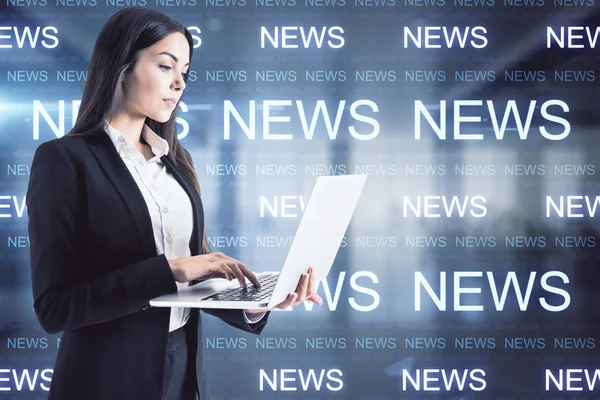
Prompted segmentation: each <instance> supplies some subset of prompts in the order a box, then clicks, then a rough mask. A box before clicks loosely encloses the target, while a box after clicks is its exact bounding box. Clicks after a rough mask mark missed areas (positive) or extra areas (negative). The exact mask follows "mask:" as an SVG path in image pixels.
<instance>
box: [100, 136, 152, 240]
mask: <svg viewBox="0 0 600 400" xmlns="http://www.w3.org/2000/svg"><path fill="white" fill-rule="evenodd" d="M92 138H93V139H92V144H91V145H90V150H91V151H92V153H93V154H94V156H95V157H96V159H97V160H98V164H100V167H101V168H102V170H104V172H105V173H106V176H107V177H108V179H110V181H111V182H112V183H113V185H114V186H115V188H116V189H117V191H118V192H119V194H120V195H121V198H122V199H123V201H124V202H125V204H126V205H127V208H128V209H129V212H130V213H131V215H132V217H133V223H134V224H135V227H136V230H137V232H138V236H139V238H140V242H141V244H142V246H143V248H145V249H154V250H156V244H155V243H154V232H153V229H152V220H151V219H150V213H149V212H148V207H147V206H146V201H145V200H144V196H142V193H141V192H140V190H139V188H138V186H137V183H136V182H135V180H134V179H133V177H132V176H131V173H130V172H129V170H128V169H127V166H126V165H125V163H124V162H123V160H122V159H121V156H119V153H118V152H117V149H115V146H114V145H113V143H112V142H111V140H110V137H108V134H106V132H104V131H103V130H102V129H101V128H100V129H99V132H98V133H97V134H94V135H93V136H92ZM107 207H108V205H107Z"/></svg>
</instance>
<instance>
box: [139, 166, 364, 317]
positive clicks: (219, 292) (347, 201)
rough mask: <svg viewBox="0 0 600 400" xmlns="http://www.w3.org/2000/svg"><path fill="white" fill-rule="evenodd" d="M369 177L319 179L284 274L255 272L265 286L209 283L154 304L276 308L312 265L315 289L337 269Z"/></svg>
mask: <svg viewBox="0 0 600 400" xmlns="http://www.w3.org/2000/svg"><path fill="white" fill-rule="evenodd" d="M366 179H367V175H366V174H356V175H331V176H330V175H326V176H319V177H317V180H316V182H315V184H314V186H313V189H312V191H311V194H310V196H309V198H308V201H307V203H306V206H305V208H304V212H303V213H302V217H301V218H300V222H299V224H298V228H297V229H296V234H295V235H294V238H293V240H292V244H291V246H290V248H289V250H288V253H287V256H286V258H285V261H284V263H283V266H282V267H281V270H280V271H274V272H262V273H256V277H257V278H258V280H259V282H260V283H261V286H260V287H255V286H254V285H253V284H252V283H250V281H249V280H248V278H246V284H247V288H246V289H243V288H241V287H240V286H239V282H238V280H237V279H234V280H232V281H228V280H226V279H221V278H217V279H209V280H206V281H203V282H200V283H197V284H195V285H193V286H190V287H187V288H184V289H180V290H179V291H177V292H176V293H172V294H167V295H164V296H160V297H157V298H155V299H152V300H150V305H151V306H154V307H192V308H234V309H246V308H247V309H263V308H265V309H267V308H272V307H274V306H276V305H277V304H279V303H281V302H282V301H284V300H285V299H286V297H287V295H288V293H290V292H295V291H296V287H297V286H298V282H299V281H300V277H301V276H302V274H303V273H305V272H307V271H308V268H309V267H310V266H312V267H313V276H314V281H315V282H314V283H315V288H316V287H317V283H318V282H320V281H321V280H323V279H325V277H326V276H327V274H328V273H329V270H330V269H331V266H332V265H333V261H334V259H335V256H336V254H337V252H338V249H339V247H340V244H341V243H342V240H343V238H344V234H345V233H346V230H347V229H348V225H349V224H350V219H351V218H352V214H353V213H354V210H355V208H356V205H357V204H358V199H359V198H360V194H361V192H362V190H363V187H364V185H365V181H366ZM241 261H242V262H243V260H241ZM249 267H250V268H251V269H252V267H251V266H249Z"/></svg>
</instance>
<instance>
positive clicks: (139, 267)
mask: <svg viewBox="0 0 600 400" xmlns="http://www.w3.org/2000/svg"><path fill="white" fill-rule="evenodd" d="M26 204H27V213H28V216H29V236H30V244H31V246H30V255H31V257H30V259H31V279H32V288H33V298H34V302H33V308H34V310H35V313H36V316H37V318H38V320H39V322H40V324H41V326H42V328H43V329H44V330H45V331H46V332H47V333H50V334H52V333H57V332H61V331H65V330H72V329H77V328H81V327H84V326H87V325H93V324H98V323H102V322H106V321H110V320H113V319H116V318H119V317H122V316H125V315H128V314H132V313H135V312H138V311H140V310H145V309H147V308H149V307H147V306H148V301H149V300H150V299H152V298H154V297H158V296H161V295H163V294H167V293H173V292H175V291H177V286H176V284H175V279H174V276H173V273H172V271H171V268H170V265H169V262H168V261H167V259H166V257H165V256H164V255H158V256H155V257H151V258H148V259H146V260H143V261H139V262H136V263H133V264H129V265H126V266H124V267H122V268H118V269H114V270H111V271H109V272H107V273H104V274H103V275H101V276H97V277H94V278H93V279H87V280H78V279H76V277H78V276H81V274H80V272H81V269H82V268H83V269H85V268H86V267H87V266H86V262H85V259H84V258H83V259H82V258H81V256H80V250H81V248H80V247H79V246H81V244H82V242H81V241H80V239H81V238H82V237H83V235H84V232H82V231H81V229H80V226H81V222H82V220H81V218H79V219H78V217H79V213H80V211H81V210H82V204H81V198H80V197H79V196H78V188H77V178H76V173H75V168H74V165H73V163H72V162H71V160H70V158H69V156H68V154H67V153H66V151H65V150H64V149H63V148H62V147H61V146H60V145H59V144H58V143H56V141H55V140H51V141H48V142H45V143H42V144H41V145H40V146H39V147H38V148H37V150H36V152H35V155H34V157H33V162H32V165H31V174H30V180H29V187H28V190H27V195H26ZM98 245H100V246H101V245H102V244H101V243H98Z"/></svg>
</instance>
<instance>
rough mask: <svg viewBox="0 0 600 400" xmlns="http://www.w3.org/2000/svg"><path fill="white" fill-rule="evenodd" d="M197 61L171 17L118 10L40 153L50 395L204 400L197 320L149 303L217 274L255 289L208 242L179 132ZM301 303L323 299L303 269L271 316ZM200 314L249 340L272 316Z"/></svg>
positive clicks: (36, 182) (34, 171)
mask: <svg viewBox="0 0 600 400" xmlns="http://www.w3.org/2000/svg"><path fill="white" fill-rule="evenodd" d="M192 53H193V41H192V37H191V35H190V33H189V31H188V30H187V29H185V27H183V26H182V25H181V24H179V23H177V22H175V21H173V20H171V19H170V18H168V17H167V16H165V15H163V14H161V13H159V12H157V11H153V10H151V9H146V8H139V7H132V8H126V9H123V10H121V11H119V12H117V13H115V14H114V15H113V16H111V18H110V19H109V20H108V21H107V22H106V24H105V26H104V27H103V28H102V30H101V32H100V34H99V37H98V39H97V42H96V44H95V47H94V50H93V53H92V58H91V61H90V66H89V71H88V76H87V81H86V83H85V88H84V91H83V96H82V100H81V106H80V109H79V113H78V117H77V120H76V123H75V125H74V127H73V129H72V130H71V131H70V132H69V133H68V134H67V135H65V136H64V137H62V138H59V139H54V140H50V141H47V142H45V143H42V144H41V145H40V146H39V147H38V149H37V150H36V152H35V155H34V158H33V162H32V166H31V176H30V181H29V187H28V191H27V197H26V199H27V211H28V215H29V235H30V240H31V274H32V285H33V298H34V303H33V306H34V310H35V313H36V315H37V318H38V319H39V322H40V324H41V326H42V328H43V329H44V330H45V331H46V332H48V333H58V332H63V334H62V340H61V345H60V348H59V350H58V355H57V359H56V365H55V368H54V374H53V377H52V382H51V385H50V393H49V398H50V399H60V400H70V399H77V400H83V399H85V400H95V399H97V400H107V399H127V400H131V399H140V400H162V399H167V400H188V399H190V400H193V399H195V398H197V396H199V398H200V399H201V400H207V399H208V396H207V387H206V382H205V365H204V359H203V341H202V330H201V316H200V313H199V310H198V309H188V308H154V307H150V306H149V304H148V303H149V300H150V299H152V298H154V297H157V296H160V295H163V294H167V293H172V292H175V291H177V290H178V289H180V288H182V287H186V286H188V285H189V284H190V282H192V283H193V282H196V281H199V280H203V279H207V278H211V277H212V278H226V279H230V280H232V279H237V280H239V282H240V285H241V286H245V285H246V278H248V280H249V281H250V282H252V284H254V285H258V284H259V282H258V281H257V279H256V276H255V275H254V274H253V273H252V271H250V270H249V269H248V267H247V266H245V265H244V264H243V263H242V262H240V261H238V260H235V259H233V258H231V257H228V256H226V255H224V254H222V253H211V252H210V249H209V246H208V245H207V240H206V230H205V226H206V225H205V222H204V221H205V219H204V213H203V208H202V202H201V199H200V189H199V183H198V179H197V176H196V174H195V171H194V168H193V162H192V159H191V157H190V154H189V153H188V152H187V151H186V150H185V149H184V148H183V146H181V144H180V143H179V142H178V140H177V136H176V132H175V117H176V113H175V110H176V109H177V105H178V103H179V100H180V98H181V95H182V94H183V91H184V89H185V87H186V81H187V74H188V71H189V69H190V62H191V58H192ZM303 300H309V301H313V302H315V303H317V304H321V303H322V300H321V299H320V298H319V296H318V295H317V294H316V293H314V284H313V282H312V272H311V271H309V273H307V274H304V275H303V277H302V278H301V280H300V282H299V284H298V287H297V290H296V292H295V293H291V294H290V295H289V296H288V298H287V299H286V300H285V301H284V302H282V303H281V304H279V305H278V306H277V308H287V307H290V306H294V305H298V304H300V302H302V301H303ZM206 312H207V313H209V314H212V315H215V316H217V317H219V318H221V319H222V320H223V321H225V322H226V323H228V324H230V325H232V326H234V327H236V328H239V329H242V330H244V331H247V332H251V333H254V334H260V332H261V331H262V330H263V328H264V326H265V323H266V322H267V319H268V317H269V315H268V313H269V312H253V310H216V309H215V310H207V311H206ZM233 376H234V372H233V371H232V376H230V377H227V378H226V380H227V381H228V382H232V384H234V380H235V379H234V378H232V377H233Z"/></svg>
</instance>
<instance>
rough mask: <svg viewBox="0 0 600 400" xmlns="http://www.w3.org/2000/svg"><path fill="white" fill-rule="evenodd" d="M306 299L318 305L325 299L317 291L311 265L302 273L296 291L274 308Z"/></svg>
mask: <svg viewBox="0 0 600 400" xmlns="http://www.w3.org/2000/svg"><path fill="white" fill-rule="evenodd" d="M304 300H308V301H312V302H313V303H315V304H317V305H319V306H320V305H322V304H323V299H321V296H319V295H318V294H317V293H316V290H315V283H314V275H313V269H312V267H310V268H309V269H308V272H307V273H304V274H302V276H301V277H300V282H298V286H297V287H296V291H295V292H293V293H290V294H288V297H287V298H286V299H285V300H284V301H282V302H281V303H279V304H277V305H276V306H275V307H273V308H274V309H279V310H285V309H286V308H288V307H291V306H298V305H300V304H302V302H303V301H304ZM269 310H270V309H263V310H246V312H249V313H260V312H264V311H269Z"/></svg>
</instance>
